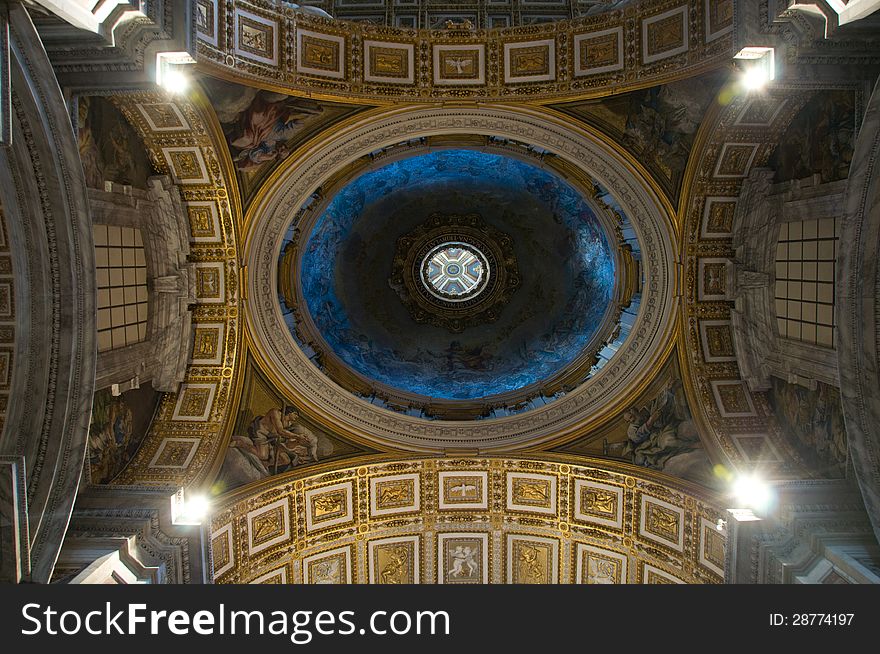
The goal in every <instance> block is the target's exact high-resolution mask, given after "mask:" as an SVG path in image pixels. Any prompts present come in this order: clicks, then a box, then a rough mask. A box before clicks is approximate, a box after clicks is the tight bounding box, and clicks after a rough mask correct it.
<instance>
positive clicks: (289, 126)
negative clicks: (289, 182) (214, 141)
mask: <svg viewBox="0 0 880 654" xmlns="http://www.w3.org/2000/svg"><path fill="white" fill-rule="evenodd" d="M201 84H202V88H204V90H205V93H206V94H207V96H208V99H209V100H210V102H211V106H212V107H213V109H214V112H215V113H216V114H217V119H218V120H219V121H220V125H221V127H222V128H223V134H224V136H225V137H226V142H227V144H228V145H229V151H230V155H231V157H232V163H233V166H234V167H235V171H236V174H237V175H238V178H239V183H240V185H241V190H242V194H243V196H244V197H245V199H246V200H247V199H248V198H249V197H250V196H251V195H252V193H253V192H254V191H255V190H256V189H257V187H258V186H259V185H260V183H261V182H262V181H263V180H264V179H265V178H266V177H267V176H268V175H269V174H270V173H271V172H272V170H274V169H275V168H276V167H277V166H278V165H279V164H280V163H281V162H282V161H284V160H285V159H286V158H287V157H288V156H289V155H290V154H291V152H293V150H295V149H296V147H297V146H298V145H300V144H302V143H303V142H305V141H306V139H308V138H309V137H311V136H312V135H314V134H316V133H317V132H318V131H320V130H322V129H325V128H327V127H330V126H331V125H333V124H334V123H336V122H337V121H339V120H341V119H342V118H345V117H347V116H350V115H353V114H355V113H357V112H358V111H360V110H362V109H363V107H358V106H351V105H342V104H336V103H332V102H318V101H316V100H312V99H309V98H298V97H293V96H289V95H285V94H283V93H275V92H272V91H267V90H261V89H255V88H252V87H249V86H242V85H241V84H235V83H233V82H226V81H224V80H219V79H215V78H213V77H208V76H203V77H202V78H201Z"/></svg>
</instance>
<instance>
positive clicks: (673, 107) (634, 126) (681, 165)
mask: <svg viewBox="0 0 880 654" xmlns="http://www.w3.org/2000/svg"><path fill="white" fill-rule="evenodd" d="M724 80H725V74H724V73H718V72H715V73H708V74H706V75H702V76H700V77H697V78H693V79H688V80H682V81H677V82H671V83H669V84H664V85H662V86H653V87H650V88H647V89H642V90H639V91H632V92H630V93H623V94H620V95H614V96H611V97H608V98H601V99H597V100H588V101H583V102H575V103H570V104H564V105H557V106H556V107H555V108H556V109H559V110H560V111H563V112H565V113H567V114H569V115H571V116H574V117H575V118H578V119H580V120H582V121H584V122H586V123H589V124H591V125H594V126H596V127H598V128H599V129H601V130H602V131H603V132H605V133H606V134H608V135H609V136H611V137H612V138H614V139H615V140H617V141H619V142H620V143H621V144H622V145H624V146H625V147H626V148H627V149H628V150H629V151H630V152H631V153H632V154H633V155H634V156H635V158H636V159H638V161H639V162H640V163H642V164H644V165H645V166H647V167H648V169H649V170H650V171H651V173H653V175H654V177H655V178H656V179H657V181H658V182H660V184H661V186H662V187H663V188H664V189H665V190H666V191H667V192H668V193H669V194H670V195H671V196H672V197H673V198H677V197H678V193H679V190H680V186H681V182H682V178H683V176H684V171H685V168H686V167H687V162H688V158H689V157H690V152H691V149H692V147H693V144H694V139H695V137H696V135H697V130H698V129H699V127H700V124H701V122H702V121H703V119H704V117H705V115H706V111H707V110H708V109H709V107H710V106H711V105H712V103H713V102H714V99H715V96H716V95H717V94H718V92H719V90H720V89H721V87H722V85H723V83H724Z"/></svg>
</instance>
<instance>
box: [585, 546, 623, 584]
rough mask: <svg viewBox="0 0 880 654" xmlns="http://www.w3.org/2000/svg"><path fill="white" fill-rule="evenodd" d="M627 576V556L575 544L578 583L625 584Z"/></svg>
mask: <svg viewBox="0 0 880 654" xmlns="http://www.w3.org/2000/svg"><path fill="white" fill-rule="evenodd" d="M626 575H627V558H626V554H623V553H621V552H615V551H613V550H607V549H603V548H601V547H595V546H594V545H588V544H586V543H576V544H575V581H576V583H579V584H625V583H627V576H626Z"/></svg>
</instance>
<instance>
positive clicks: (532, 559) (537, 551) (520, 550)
mask: <svg viewBox="0 0 880 654" xmlns="http://www.w3.org/2000/svg"><path fill="white" fill-rule="evenodd" d="M505 571H506V575H507V576H506V582H507V583H508V584H556V583H559V541H558V540H556V539H555V538H544V537H542V536H532V535H528V534H507V556H506V566H505Z"/></svg>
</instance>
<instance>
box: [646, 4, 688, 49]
mask: <svg viewBox="0 0 880 654" xmlns="http://www.w3.org/2000/svg"><path fill="white" fill-rule="evenodd" d="M687 14H688V7H687V5H683V6H681V7H676V8H675V9H670V10H669V11H665V12H663V13H662V14H657V15H656V16H651V17H649V18H644V19H642V61H643V62H644V63H645V64H651V63H654V62H655V61H660V60H661V59H667V58H669V57H674V56H675V55H679V54H682V53H684V52H687V50H688V38H689V37H688V17H687Z"/></svg>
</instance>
